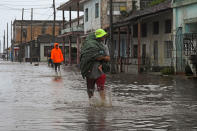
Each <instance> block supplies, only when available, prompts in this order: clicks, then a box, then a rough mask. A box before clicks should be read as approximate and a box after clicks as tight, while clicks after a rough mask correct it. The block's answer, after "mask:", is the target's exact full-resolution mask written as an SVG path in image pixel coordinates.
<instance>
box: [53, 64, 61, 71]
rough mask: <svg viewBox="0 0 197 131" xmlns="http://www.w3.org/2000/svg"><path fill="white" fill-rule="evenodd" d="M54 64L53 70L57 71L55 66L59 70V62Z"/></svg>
mask: <svg viewBox="0 0 197 131" xmlns="http://www.w3.org/2000/svg"><path fill="white" fill-rule="evenodd" d="M54 65H55V72H57V68H58V71H60V65H61V63H54Z"/></svg>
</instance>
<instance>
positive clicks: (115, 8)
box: [108, 2, 126, 11]
mask: <svg viewBox="0 0 197 131" xmlns="http://www.w3.org/2000/svg"><path fill="white" fill-rule="evenodd" d="M108 5H109V4H108ZM125 8H126V2H113V11H121V10H125ZM108 9H109V8H108Z"/></svg>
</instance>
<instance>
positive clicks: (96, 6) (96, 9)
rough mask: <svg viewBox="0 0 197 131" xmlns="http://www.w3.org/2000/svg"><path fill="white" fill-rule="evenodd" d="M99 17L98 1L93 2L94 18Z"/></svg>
mask: <svg viewBox="0 0 197 131" xmlns="http://www.w3.org/2000/svg"><path fill="white" fill-rule="evenodd" d="M98 17H99V3H96V4H95V18H98Z"/></svg>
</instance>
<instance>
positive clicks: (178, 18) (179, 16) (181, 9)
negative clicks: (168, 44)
mask: <svg viewBox="0 0 197 131" xmlns="http://www.w3.org/2000/svg"><path fill="white" fill-rule="evenodd" d="M196 12H197V2H196V3H193V4H189V5H184V6H178V7H175V8H174V21H175V23H174V30H176V29H177V28H178V27H183V33H187V31H188V30H186V25H185V24H186V23H188V22H189V23H193V22H197V19H196V18H197V13H196ZM192 19H193V20H192ZM194 20H195V21H194Z"/></svg>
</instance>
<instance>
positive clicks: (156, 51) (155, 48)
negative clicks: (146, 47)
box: [153, 41, 158, 61]
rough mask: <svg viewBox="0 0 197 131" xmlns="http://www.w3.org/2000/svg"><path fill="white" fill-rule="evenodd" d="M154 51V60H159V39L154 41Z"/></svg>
mask: <svg viewBox="0 0 197 131" xmlns="http://www.w3.org/2000/svg"><path fill="white" fill-rule="evenodd" d="M153 53H154V60H155V61H157V60H158V41H154V47H153Z"/></svg>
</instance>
